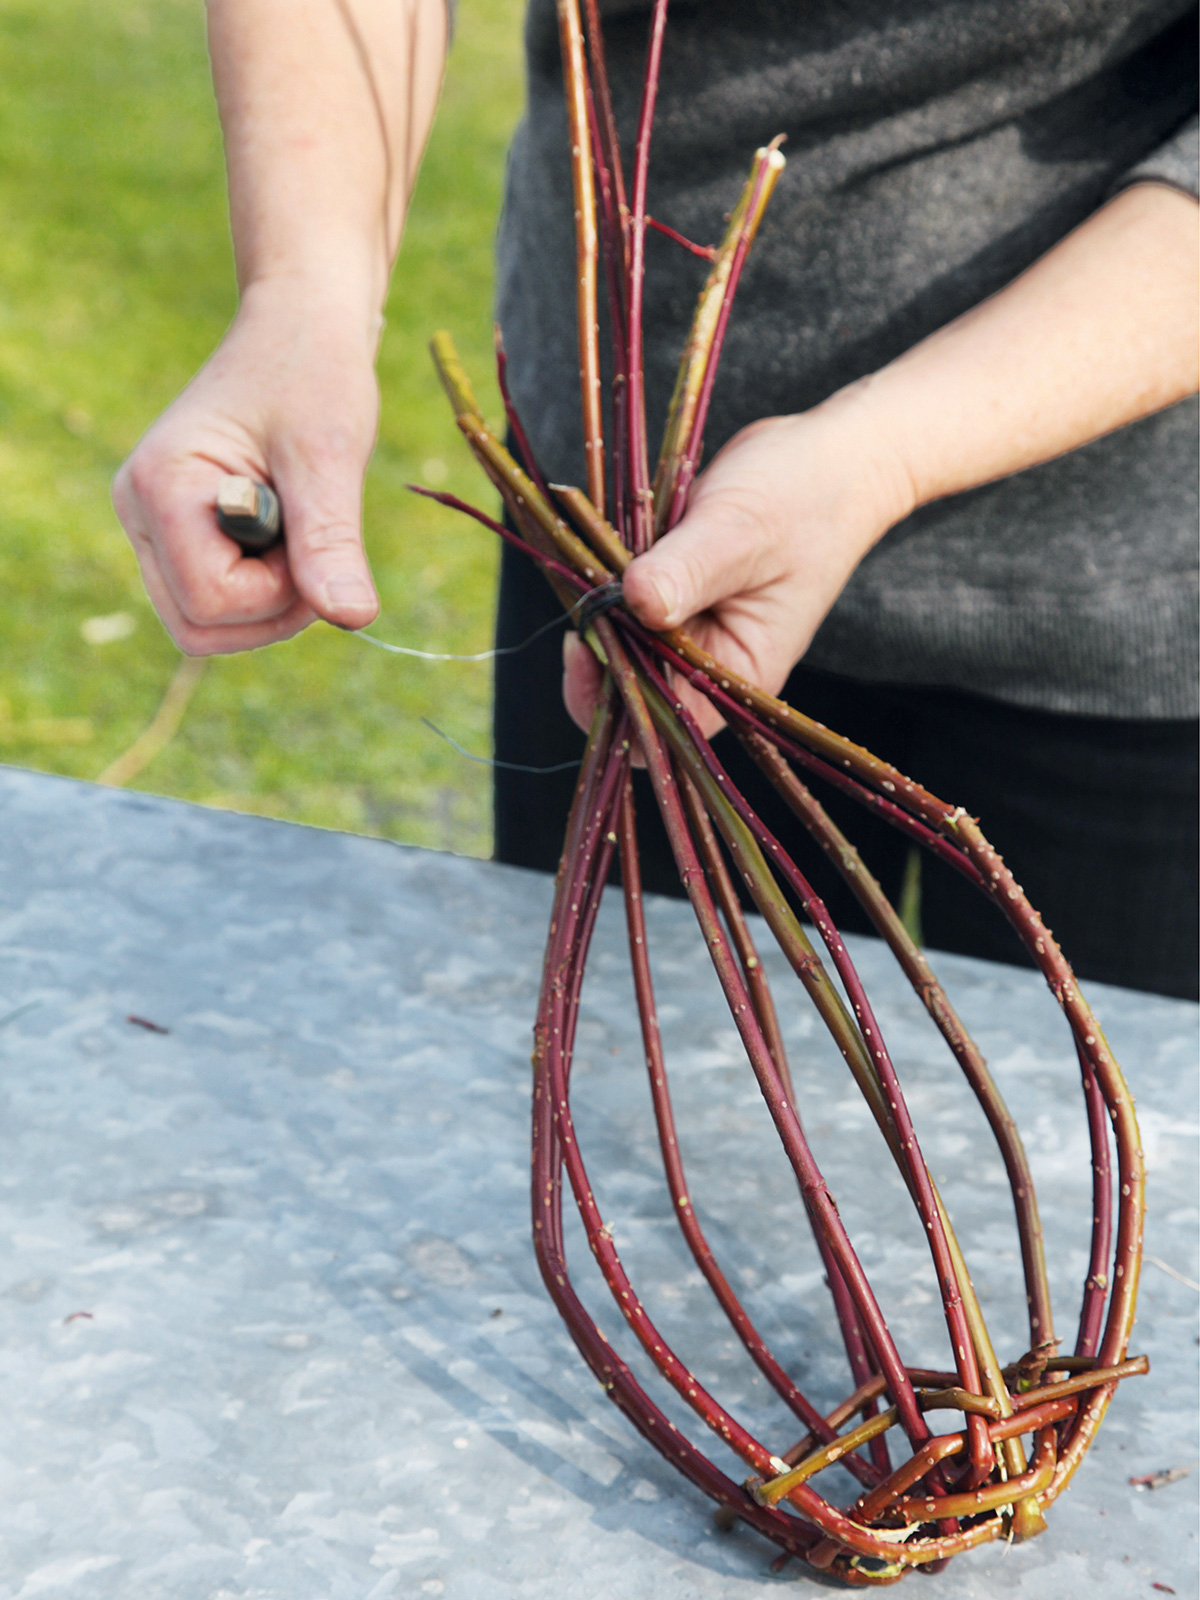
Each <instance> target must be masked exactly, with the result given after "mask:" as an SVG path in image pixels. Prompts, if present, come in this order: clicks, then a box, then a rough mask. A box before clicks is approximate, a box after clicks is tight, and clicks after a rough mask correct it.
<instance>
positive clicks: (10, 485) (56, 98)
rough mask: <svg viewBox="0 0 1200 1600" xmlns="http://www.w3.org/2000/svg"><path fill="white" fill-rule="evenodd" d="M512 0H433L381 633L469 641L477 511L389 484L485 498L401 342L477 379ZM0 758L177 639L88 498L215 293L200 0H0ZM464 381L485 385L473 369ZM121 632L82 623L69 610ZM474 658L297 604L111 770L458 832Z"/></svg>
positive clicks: (130, 713)
mask: <svg viewBox="0 0 1200 1600" xmlns="http://www.w3.org/2000/svg"><path fill="white" fill-rule="evenodd" d="M520 10H521V0H460V5H459V8H458V23H457V35H456V40H455V44H454V48H453V51H452V55H451V62H450V69H449V74H448V79H447V83H446V88H445V93H444V97H443V101H442V108H441V112H440V114H439V118H438V122H437V126H436V128H435V131H434V134H433V138H432V141H431V144H430V147H429V150H428V153H427V155H426V158H425V162H424V166H423V168H422V171H421V177H420V182H419V186H418V190H417V194H416V197H415V199H414V202H413V206H412V211H411V215H410V220H409V224H408V229H407V233H406V235H405V240H404V245H403V249H402V252H401V259H400V263H399V267H398V270H397V273H396V277H395V283H396V288H395V291H394V293H393V295H392V298H391V301H390V304H389V306H388V310H387V317H388V322H387V332H386V335H385V338H384V343H383V348H382V353H381V358H380V378H381V383H382V389H383V420H382V424H381V432H380V439H379V445H378V448H377V450H376V453H375V457H374V460H373V463H372V466H371V471H370V474H369V478H368V483H367V494H366V528H367V541H368V548H369V551H370V555H371V560H372V563H373V566H374V569H375V573H376V577H377V581H378V584H379V589H380V595H381V598H382V601H383V610H382V613H381V616H380V620H379V622H378V623H377V624H376V627H375V629H374V631H375V632H377V633H378V634H379V635H380V636H381V637H383V638H387V639H391V640H395V641H397V642H401V643H404V644H409V645H416V646H419V647H421V648H425V649H434V650H451V651H474V650H480V649H485V648H486V647H487V644H488V642H489V635H490V626H491V611H492V604H493V596H494V588H495V573H496V561H497V552H496V549H495V548H494V542H493V541H491V536H490V535H488V534H487V533H486V532H485V531H484V530H482V529H477V528H475V527H474V526H473V525H471V524H468V523H465V522H464V521H461V520H460V519H458V518H456V517H455V516H453V514H452V513H450V512H448V511H445V510H443V509H442V508H440V507H438V506H435V505H432V504H430V503H429V502H424V501H419V500H416V499H415V498H414V497H413V496H411V495H409V494H407V493H406V492H405V489H404V484H405V482H406V481H407V480H409V479H412V478H414V477H424V478H425V479H426V480H430V479H434V478H442V480H443V486H444V487H446V488H449V489H452V490H454V491H456V492H458V493H460V494H463V495H466V496H469V497H472V498H474V499H476V500H477V501H478V502H480V503H484V504H486V503H487V499H488V491H487V490H486V485H484V486H483V492H482V493H481V480H480V478H479V476H478V474H477V472H476V470H475V468H474V466H473V465H472V463H471V461H470V459H469V458H468V456H467V453H466V449H465V446H464V445H463V444H462V443H461V441H460V439H459V437H458V434H457V431H456V429H455V428H454V425H453V423H452V421H451V419H450V417H449V412H448V408H447V406H446V403H445V400H444V398H443V396H442V394H441V391H440V389H439V387H438V385H437V383H436V380H435V379H434V377H433V375H432V372H431V369H430V366H429V362H428V357H427V354H426V349H425V341H426V339H427V337H428V335H429V333H430V332H431V331H432V330H433V329H434V328H435V327H439V326H445V327H448V328H450V329H452V330H453V332H454V333H455V336H456V338H457V340H458V343H459V346H460V349H461V350H462V353H463V355H464V358H465V359H466V360H467V362H468V363H469V365H470V367H471V369H472V370H473V372H474V373H475V374H476V375H477V376H478V377H479V378H480V379H484V378H485V377H486V375H487V373H488V372H489V370H490V363H491V353H490V349H491V320H490V302H491V292H492V268H491V247H492V238H493V233H494V230H495V221H496V215H497V211H498V206H499V196H500V183H501V176H502V171H503V162H504V150H505V147H506V144H507V141H508V137H509V134H510V132H511V129H512V126H513V124H514V123H515V121H516V118H517V116H518V115H519V113H520V109H521V100H522V93H523V89H522V81H521V65H520V53H519V48H520V20H519V19H520ZM0 58H2V59H3V61H4V69H3V71H4V91H5V92H4V96H3V98H2V99H0V529H2V531H0V761H4V762H9V763H13V764H17V765H21V766H27V767H36V768H39V769H42V770H45V771H50V772H60V773H66V774H69V775H71V776H73V777H80V778H92V777H95V776H97V775H98V774H99V773H100V772H101V771H103V769H104V768H105V767H106V766H107V765H108V763H109V762H110V761H111V760H113V758H114V757H115V756H117V755H118V754H119V753H120V752H121V751H123V750H124V749H126V748H127V746H129V745H130V744H131V743H132V742H133V740H134V739H135V738H136V737H137V735H138V734H139V733H140V732H141V730H142V729H143V728H144V727H145V726H146V724H147V723H148V722H149V721H150V719H151V718H152V716H153V715H154V712H155V710H156V708H157V707H158V705H159V702H160V700H161V698H162V695H163V692H164V690H165V689H166V686H167V684H168V682H169V681H170V679H171V676H172V674H173V673H174V671H175V669H176V667H177V666H178V664H179V660H180V657H179V653H178V651H177V650H176V649H175V647H174V646H173V644H172V643H171V640H170V639H169V637H168V636H167V634H166V633H165V632H164V630H163V629H162V627H161V626H160V624H159V623H158V621H157V619H156V618H155V615H154V613H153V611H152V610H151V608H150V605H149V603H148V602H147V600H146V599H145V596H144V593H143V591H142V588H141V584H140V581H139V578H138V573H137V567H136V563H135V561H134V559H133V555H132V553H131V551H130V550H129V548H128V547H127V545H126V543H125V539H124V536H123V535H122V533H121V531H120V529H119V526H118V524H117V522H116V518H115V516H114V515H113V512H112V510H111V507H110V504H109V482H110V480H111V477H112V474H113V472H114V471H115V469H116V467H117V466H118V465H119V463H120V461H121V460H122V458H123V457H124V456H125V455H126V454H127V453H128V451H129V450H130V448H131V447H132V446H133V444H134V443H135V441H136V440H137V438H138V436H139V434H140V433H141V432H142V430H143V429H144V428H145V427H146V426H147V425H148V424H149V423H150V422H151V421H152V420H153V418H154V416H155V415H156V414H157V412H158V411H159V410H161V408H162V407H163V406H164V405H165V404H166V403H167V402H168V401H169V400H170V399H171V398H172V396H173V395H174V394H176V393H177V392H178V390H179V389H180V388H181V387H182V386H183V385H184V383H186V381H187V379H188V378H189V377H190V375H191V374H192V372H193V371H194V370H195V368H196V367H197V366H198V365H199V364H200V363H201V362H202V361H203V360H204V359H205V357H206V356H207V355H208V353H209V351H210V350H211V349H212V347H213V346H214V344H215V343H216V342H217V341H218V339H219V338H220V336H221V333H222V331H223V329H224V327H225V326H226V324H227V323H228V320H229V318H230V316H231V315H232V312H233V309H234V305H235V294H234V281H233V268H232V257H231V253H230V246H229V235H228V225H227V221H226V213H225V191H224V175H223V167H222V156H221V142H220V130H219V127H218V124H217V119H216V113H215V109H214V105H213V100H212V92H211V88H210V85H209V78H208V67H207V59H206V55H205V47H204V36H203V9H202V7H201V5H200V3H199V0H105V4H103V5H96V4H94V3H92V0H0ZM479 387H480V390H481V393H482V396H483V399H484V405H485V409H487V410H489V411H490V412H492V413H496V412H498V410H499V406H498V401H497V399H496V397H495V394H494V390H492V389H491V388H490V387H489V386H488V384H487V383H486V382H481V383H480V385H479ZM121 611H124V612H128V613H131V614H132V616H133V617H134V618H135V619H136V627H135V629H134V631H133V633H132V634H130V635H129V636H128V637H126V638H124V639H120V640H115V641H113V642H111V643H108V644H101V645H93V644H88V643H87V642H86V641H85V639H84V637H83V635H82V634H81V631H80V630H81V625H82V624H83V623H84V622H85V620H86V619H88V618H90V617H95V616H104V615H109V614H111V613H115V612H121ZM489 705H490V670H489V668H488V666H487V665H486V664H480V665H467V664H457V663H455V664H432V663H423V662H418V661H407V660H403V659H400V658H396V657H391V656H386V655H384V654H383V652H382V651H377V650H373V649H371V648H370V647H369V646H367V645H364V644H362V643H360V642H358V641H356V640H354V639H352V638H348V637H346V636H345V635H343V634H340V633H338V632H337V631H336V630H334V629H331V628H328V627H325V626H324V625H321V624H318V625H317V626H315V627H313V628H310V629H308V630H307V632H305V633H304V634H303V635H301V636H300V637H299V638H298V639H296V640H293V641H291V642H289V643H287V644H283V645H277V646H274V647H273V648H271V649H269V650H260V651H255V652H253V653H252V654H249V655H243V656H233V657H223V658H217V659H214V660H213V661H212V662H211V663H210V664H209V665H208V667H207V668H206V670H205V674H204V676H203V678H202V679H201V681H200V683H199V685H198V687H197V689H196V691H195V694H194V696H193V698H192V701H191V703H190V705H189V707H188V710H187V714H186V716H185V718H184V721H183V724H182V726H181V728H180V730H179V732H178V733H177V734H176V736H175V738H174V739H173V740H172V742H171V743H170V744H169V745H168V746H167V747H166V748H165V749H164V750H163V751H162V752H161V753H160V754H159V755H158V756H157V757H156V758H155V759H154V761H153V762H152V763H151V764H150V765H149V766H148V767H146V768H145V770H144V771H143V772H142V774H141V775H140V776H139V777H138V778H137V779H136V780H134V785H133V786H134V787H137V788H143V789H148V790H153V791H155V792H157V793H160V794H169V795H178V796H181V797H183V798H186V799H189V800H198V801H201V802H203V803H205V804H210V805H219V806H226V807H232V808H234V809H238V810H245V811H256V812H261V813H265V814H268V815H271V816H278V817H287V818H290V819H292V820H294V821H299V822H307V823H317V824H320V825H323V826H327V827H336V828H346V829H352V830H354V831H358V832H363V833H372V834H379V835H383V836H386V837H388V838H393V839H400V840H405V841H408V842H411V843H416V844H421V845H427V846H432V847H435V848H438V849H451V850H457V851H462V852H467V853H472V854H478V855H484V854H487V852H488V850H489V848H490V818H489V804H488V792H489V785H488V777H487V770H486V768H484V767H482V766H477V765H474V764H472V763H471V762H469V761H467V760H464V758H463V757H462V756H460V755H458V754H456V753H455V752H454V751H453V750H451V749H450V748H449V747H448V746H447V745H446V744H444V743H442V741H440V740H439V739H437V738H436V737H435V735H434V734H432V733H431V732H429V730H428V729H427V728H425V727H424V726H423V725H422V723H421V721H420V718H421V717H422V716H427V717H431V718H432V719H433V720H434V721H435V722H437V723H438V724H439V726H441V727H443V728H445V729H446V731H447V732H448V733H451V734H453V735H454V736H455V737H456V738H457V739H458V740H460V742H461V743H463V744H464V745H465V746H466V747H467V748H469V749H471V750H474V751H479V752H486V751H487V750H488V748H489V737H490V735H489Z"/></svg>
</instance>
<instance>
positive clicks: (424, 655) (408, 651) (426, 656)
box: [352, 590, 616, 661]
mask: <svg viewBox="0 0 1200 1600" xmlns="http://www.w3.org/2000/svg"><path fill="white" fill-rule="evenodd" d="M591 593H592V591H591V590H588V592H587V593H586V594H581V595H580V597H579V599H578V600H576V602H575V604H574V605H573V606H571V607H570V609H569V610H567V611H564V612H563V614H562V616H561V617H551V619H550V621H549V622H543V623H542V625H541V627H540V628H535V629H534V631H533V632H532V633H531V634H530V635H529V637H528V639H522V640H521V642H520V644H499V645H495V646H494V647H493V648H492V649H491V650H477V651H476V652H475V654H474V655H470V656H455V655H446V654H445V653H443V652H442V651H438V650H415V649H414V648H413V647H412V645H407V644H389V643H388V642H387V640H386V639H377V638H376V637H375V635H374V634H373V633H363V632H361V631H356V632H355V633H354V634H353V635H352V637H353V638H355V639H363V640H365V641H366V643H367V644H373V645H375V646H376V648H377V649H379V650H386V651H387V652H388V653H389V654H390V655H393V656H413V657H415V659H416V660H418V661H494V660H495V659H496V657H497V656H515V655H516V654H517V653H518V652H519V651H521V650H526V649H528V647H529V646H530V645H531V644H533V643H534V642H535V640H537V639H541V638H542V637H544V635H545V634H547V633H550V632H551V630H552V629H554V628H558V627H561V626H562V624H563V623H564V622H566V621H567V620H568V619H569V618H571V617H573V616H574V615H575V613H576V612H577V611H578V610H579V609H580V608H581V607H582V606H583V604H584V602H585V601H586V600H587V599H588V597H589V595H590V594H591ZM615 603H616V602H615V601H608V602H607V603H606V604H605V606H604V609H605V610H607V608H608V605H611V604H615Z"/></svg>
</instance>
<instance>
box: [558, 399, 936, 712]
mask: <svg viewBox="0 0 1200 1600" xmlns="http://www.w3.org/2000/svg"><path fill="white" fill-rule="evenodd" d="M870 389H871V386H870V384H869V382H867V383H863V384H859V385H855V386H853V387H852V388H850V389H847V390H844V391H842V392H841V393H840V394H838V395H835V396H834V397H833V398H832V399H830V400H828V401H826V402H825V403H824V404H822V405H820V406H817V407H816V408H815V409H814V410H812V411H808V412H804V413H801V414H799V415H796V416H784V417H769V418H766V419H765V420H764V421H762V422H757V423H754V424H752V425H751V426H750V427H748V428H745V429H743V430H742V432H741V433H739V434H737V435H736V436H735V437H734V438H733V439H731V440H730V441H729V443H728V444H727V445H726V446H725V447H724V449H722V450H721V451H720V452H719V453H718V454H717V455H716V456H715V457H714V458H713V461H712V463H711V465H710V466H709V467H708V468H707V469H706V470H705V472H703V473H702V474H701V476H700V477H699V478H697V480H696V485H695V488H694V490H693V492H692V497H691V504H690V506H689V509H688V513H687V515H686V517H684V519H683V521H682V522H680V523H679V525H678V526H677V527H676V528H675V529H674V530H673V531H672V532H671V533H669V534H666V535H665V536H664V537H663V538H662V539H661V540H659V542H658V543H657V544H656V545H654V546H653V548H652V549H650V550H649V551H647V553H646V554H645V555H643V556H639V557H638V558H637V559H636V560H635V561H633V562H631V563H630V565H629V567H628V568H627V570H626V572H625V576H624V579H623V589H624V596H625V604H626V605H627V606H628V608H629V610H630V611H631V612H633V614H634V615H635V616H636V617H637V618H638V619H639V621H641V622H643V623H645V624H646V626H647V627H650V628H655V629H662V628H675V627H686V628H687V630H688V632H689V633H690V634H691V635H692V637H693V638H694V639H695V640H696V642H697V643H698V644H700V645H701V646H702V647H703V648H704V649H705V650H707V651H709V653H710V654H711V655H713V656H714V657H715V658H716V659H717V660H718V661H721V662H723V663H724V664H725V665H726V666H728V667H731V668H732V669H733V670H734V671H735V672H737V673H739V674H741V676H742V677H744V678H748V679H749V680H750V681H751V682H753V683H755V684H757V685H758V686H759V687H760V688H763V689H765V690H767V691H768V692H769V693H771V694H776V693H778V692H779V690H780V689H781V688H782V687H783V685H784V682H785V681H786V679H787V676H788V674H789V672H790V671H791V670H792V668H793V666H795V664H796V662H797V661H798V660H799V659H800V657H801V656H802V655H803V654H804V652H805V651H806V650H807V649H808V646H809V645H810V644H811V642H812V638H813V635H814V634H815V633H816V631H817V628H818V627H819V626H820V624H821V622H822V621H823V620H824V617H825V615H826V613H827V612H828V611H829V608H830V607H831V606H832V605H833V602H834V601H835V600H836V599H837V597H838V595H839V594H840V593H841V591H842V588H843V586H844V585H845V583H846V580H847V579H848V578H849V576H850V574H851V573H852V572H853V571H854V568H855V567H856V566H857V565H858V563H859V561H861V559H862V558H863V556H864V555H865V554H866V553H867V551H868V550H869V549H870V548H871V546H872V545H873V544H875V542H876V541H877V540H878V539H880V538H881V537H882V536H883V534H884V533H886V532H887V530H888V529H889V528H890V527H892V526H893V525H894V524H895V523H896V522H898V521H899V520H900V519H901V518H902V517H904V516H906V515H907V514H908V513H909V512H910V511H911V510H912V508H913V504H914V495H913V489H912V485H911V482H910V480H909V477H908V474H907V472H906V471H905V469H904V465H903V463H902V461H901V460H900V458H899V457H898V456H897V455H896V454H895V452H894V451H893V450H892V449H891V447H890V445H889V442H888V438H887V435H886V433H885V431H884V430H883V429H882V428H881V427H880V426H879V425H878V423H877V422H876V420H875V417H874V412H873V405H872V400H871V393H870ZM563 667H564V671H563V699H564V701H565V702H566V706H567V710H568V711H569V712H570V714H571V716H572V717H573V719H574V720H575V721H576V722H577V723H578V724H579V726H580V727H581V728H587V727H588V726H589V725H590V722H591V716H592V711H593V709H594V707H595V702H596V697H597V695H598V693H599V690H600V684H601V679H602V673H601V668H600V665H599V663H598V662H597V661H596V658H595V657H594V656H593V655H592V653H591V651H590V650H589V649H588V648H587V646H586V645H585V644H584V643H583V641H582V640H581V639H580V638H579V636H578V634H576V633H574V632H568V633H567V635H566V637H565V640H564V649H563ZM677 688H678V691H679V695H680V698H681V699H682V700H683V701H684V703H685V705H686V706H687V707H688V709H689V710H690V711H691V712H692V714H693V716H695V718H696V720H697V721H698V723H699V724H700V727H701V729H702V731H703V732H704V733H705V734H706V735H707V736H708V737H710V738H711V737H712V735H713V734H714V733H715V732H716V731H717V730H718V729H719V728H720V727H721V726H722V718H721V717H720V715H719V713H718V712H717V711H715V710H714V708H713V706H712V704H711V702H709V701H708V700H706V699H705V698H704V697H703V696H702V695H701V694H700V693H699V692H698V691H697V690H694V689H692V688H691V687H690V686H689V685H687V684H678V685H677Z"/></svg>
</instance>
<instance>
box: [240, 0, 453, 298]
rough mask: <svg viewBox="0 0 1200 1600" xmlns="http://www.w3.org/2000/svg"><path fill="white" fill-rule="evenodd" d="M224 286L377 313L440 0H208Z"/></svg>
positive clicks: (436, 61) (439, 52)
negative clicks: (322, 285) (221, 171)
mask: <svg viewBox="0 0 1200 1600" xmlns="http://www.w3.org/2000/svg"><path fill="white" fill-rule="evenodd" d="M208 22H209V48H210V51H211V55H212V66H213V81H214V85H215V88H216V94H217V104H218V107H219V110H220V114H221V124H222V128H223V130H224V133H225V146H226V160H227V165H228V170H229V207H230V221H231V225H232V230H233V238H234V250H235V254H236V257H237V268H238V281H239V284H240V286H241V287H242V289H243V290H245V288H246V287H247V286H248V285H251V284H256V283H260V282H262V281H264V280H270V279H273V278H279V277H304V278H308V279H312V280H316V281H322V280H323V281H326V282H330V283H333V284H336V285H337V286H338V287H339V289H340V290H341V292H343V293H344V294H346V295H347V296H350V295H359V296H361V297H362V298H363V299H364V300H365V301H367V302H369V303H370V306H371V310H372V312H373V313H374V312H378V310H379V308H380V306H381V305H382V301H383V296H384V294H385V292H386V288H387V277H388V272H389V270H390V267H391V263H392V260H393V258H394V256H395V253H396V249H397V246H398V244H399V239H400V232H401V229H402V227H403V222H404V213H405V210H406V207H407V204H408V196H409V193H410V190H411V187H412V184H413V182H414V180H415V177H416V171H417V165H418V162H419V160H420V154H421V151H422V149H423V148H424V145H425V140H426V138H427V136H428V133H429V127H430V124H431V122H432V119H433V113H434V109H435V107H436V103H437V94H438V87H439V85H440V82H441V75H442V67H443V62H444V59H445V51H446V33H447V26H446V6H445V0H253V3H250V4H248V3H247V0H209V5H208Z"/></svg>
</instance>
